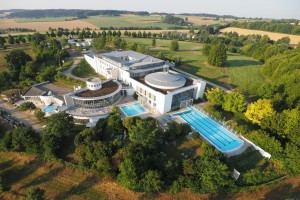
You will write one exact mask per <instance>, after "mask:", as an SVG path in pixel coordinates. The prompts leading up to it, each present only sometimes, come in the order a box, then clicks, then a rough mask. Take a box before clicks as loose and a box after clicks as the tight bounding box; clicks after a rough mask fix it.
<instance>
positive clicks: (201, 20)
mask: <svg viewBox="0 0 300 200" xmlns="http://www.w3.org/2000/svg"><path fill="white" fill-rule="evenodd" d="M176 17H180V18H183V19H185V18H186V17H187V18H188V22H190V23H192V24H193V25H199V26H200V25H213V24H219V23H220V21H216V20H214V19H213V18H207V17H198V16H185V15H176Z"/></svg>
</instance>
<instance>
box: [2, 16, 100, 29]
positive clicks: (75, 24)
mask: <svg viewBox="0 0 300 200" xmlns="http://www.w3.org/2000/svg"><path fill="white" fill-rule="evenodd" d="M50 19H52V18H50ZM49 27H51V28H68V29H74V28H81V29H82V28H87V27H89V28H91V29H96V28H97V27H96V26H94V25H93V24H90V23H88V22H85V21H82V20H73V21H56V22H53V21H47V22H45V21H44V22H41V21H40V22H24V23H18V22H16V21H14V20H12V19H0V29H6V28H29V29H34V30H36V31H41V32H43V31H47V30H48V29H49Z"/></svg>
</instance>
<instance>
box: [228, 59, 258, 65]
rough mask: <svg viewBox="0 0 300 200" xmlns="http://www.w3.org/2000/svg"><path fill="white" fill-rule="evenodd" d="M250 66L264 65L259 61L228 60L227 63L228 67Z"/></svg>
mask: <svg viewBox="0 0 300 200" xmlns="http://www.w3.org/2000/svg"><path fill="white" fill-rule="evenodd" d="M250 65H262V63H261V62H259V61H257V60H228V61H227V66H228V67H244V66H250Z"/></svg>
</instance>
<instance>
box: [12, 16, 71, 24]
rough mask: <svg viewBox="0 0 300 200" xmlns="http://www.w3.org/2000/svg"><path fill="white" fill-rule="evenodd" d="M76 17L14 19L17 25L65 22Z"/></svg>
mask: <svg viewBox="0 0 300 200" xmlns="http://www.w3.org/2000/svg"><path fill="white" fill-rule="evenodd" d="M72 18H74V17H44V18H16V19H14V21H15V22H17V23H28V22H64V21H65V20H66V19H69V20H70V19H72Z"/></svg>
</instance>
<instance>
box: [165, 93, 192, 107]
mask: <svg viewBox="0 0 300 200" xmlns="http://www.w3.org/2000/svg"><path fill="white" fill-rule="evenodd" d="M194 90H195V89H190V90H187V91H184V92H181V93H178V94H175V95H173V99H172V105H171V109H172V110H174V109H177V108H180V103H181V102H182V101H186V100H189V99H193V97H194Z"/></svg>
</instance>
